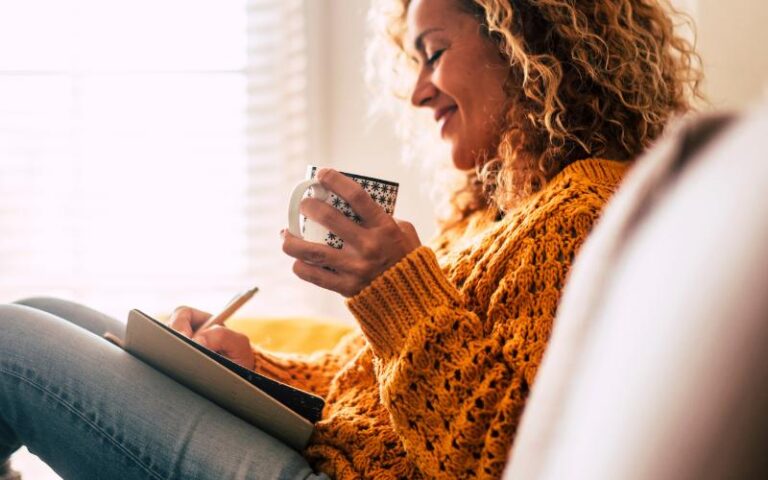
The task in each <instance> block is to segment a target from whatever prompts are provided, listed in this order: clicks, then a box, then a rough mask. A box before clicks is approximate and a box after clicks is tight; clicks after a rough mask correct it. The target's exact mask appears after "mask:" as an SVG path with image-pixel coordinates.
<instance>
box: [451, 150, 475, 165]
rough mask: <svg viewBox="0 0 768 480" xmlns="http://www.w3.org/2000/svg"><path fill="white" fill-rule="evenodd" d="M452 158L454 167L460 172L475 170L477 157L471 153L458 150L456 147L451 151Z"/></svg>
mask: <svg viewBox="0 0 768 480" xmlns="http://www.w3.org/2000/svg"><path fill="white" fill-rule="evenodd" d="M451 158H452V160H453V166H454V167H456V168H457V169H458V170H472V169H474V168H475V163H476V162H477V155H473V154H472V153H471V152H467V151H466V150H462V149H461V148H457V146H455V145H454V147H453V149H452V150H451Z"/></svg>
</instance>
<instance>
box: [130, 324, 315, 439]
mask: <svg viewBox="0 0 768 480" xmlns="http://www.w3.org/2000/svg"><path fill="white" fill-rule="evenodd" d="M122 346H123V348H124V349H125V350H126V351H128V352H129V353H130V354H131V355H133V356H135V357H137V358H139V359H141V360H142V361H143V362H145V363H147V364H149V365H151V366H152V367H154V368H155V369H156V370H159V371H161V372H163V373H164V374H166V375H168V376H169V377H171V378H173V379H174V380H176V381H177V382H179V383H181V384H183V385H185V386H186V387H187V388H189V389H191V390H193V391H194V392H196V393H198V394H199V395H202V396H204V397H206V398H208V399H209V400H211V401H213V402H214V403H216V404H218V405H219V406H221V407H222V408H225V409H226V410H228V411H230V412H232V413H233V414H234V415H237V416H238V417H240V418H242V419H243V420H245V421H247V422H249V423H251V424H253V425H254V426H256V427H258V428H260V429H261V430H262V431H264V432H266V433H268V434H270V435H272V436H273V437H275V438H277V439H279V440H281V441H283V442H284V443H285V444H287V445H289V446H290V447H293V448H294V449H296V450H301V449H303V448H304V447H305V446H306V444H307V442H308V440H309V437H310V435H311V434H312V430H313V429H314V424H315V423H316V422H317V421H318V420H319V419H320V416H321V414H322V411H323V407H324V405H325V402H324V401H323V399H322V398H321V397H318V396H316V395H313V394H311V393H309V392H305V391H303V390H299V389H297V388H294V387H292V386H290V385H286V384H284V383H281V382H279V381H276V380H274V379H272V378H269V377H266V376H264V375H261V374H259V373H256V372H253V371H251V370H248V369H246V368H243V367H242V366H240V365H238V364H236V363H234V362H232V361H231V360H229V359H227V358H226V357H223V356H222V355H219V354H218V353H216V352H214V351H212V350H209V349H207V348H205V347H203V346H201V345H199V344H198V343H196V342H194V341H192V340H190V339H189V338H187V337H185V336H184V335H182V334H180V333H178V332H176V331H175V330H173V329H171V328H170V327H168V326H166V325H165V324H163V323H161V322H159V321H157V320H155V319H154V318H152V317H150V316H149V315H146V314H145V313H143V312H141V311H139V310H131V312H130V313H129V315H128V325H127V327H126V334H125V339H124V340H123V345H122Z"/></svg>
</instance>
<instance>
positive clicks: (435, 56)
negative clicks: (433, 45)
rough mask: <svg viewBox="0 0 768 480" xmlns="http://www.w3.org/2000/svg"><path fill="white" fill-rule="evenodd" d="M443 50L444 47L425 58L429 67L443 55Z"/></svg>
mask: <svg viewBox="0 0 768 480" xmlns="http://www.w3.org/2000/svg"><path fill="white" fill-rule="evenodd" d="M443 52H445V49H442V50H438V51H436V52H435V53H433V54H432V56H431V57H429V58H428V59H427V65H429V66H430V67H431V66H432V65H434V64H435V62H437V61H438V60H440V57H442V56H443Z"/></svg>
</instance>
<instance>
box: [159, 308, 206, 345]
mask: <svg viewBox="0 0 768 480" xmlns="http://www.w3.org/2000/svg"><path fill="white" fill-rule="evenodd" d="M210 317H211V314H210V313H208V312H204V311H202V310H198V309H196V308H192V307H187V306H181V307H177V308H176V309H174V311H173V313H172V314H171V318H170V319H169V320H168V326H170V327H171V328H172V329H174V330H176V331H177V332H179V333H181V334H182V335H184V336H185V337H190V338H191V337H192V334H193V333H194V332H195V330H197V329H198V328H199V327H200V326H201V325H202V324H203V323H205V321H206V320H208V319H209V318H210Z"/></svg>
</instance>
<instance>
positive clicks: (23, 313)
mask: <svg viewBox="0 0 768 480" xmlns="http://www.w3.org/2000/svg"><path fill="white" fill-rule="evenodd" d="M123 330H124V325H123V323H121V322H118V321H117V320H115V319H113V318H110V317H108V316H106V315H104V314H101V313H99V312H96V311H94V310H91V309H89V308H87V307H84V306H82V305H78V304H75V303H71V302H67V301H63V300H57V299H51V298H31V299H27V300H23V301H21V302H18V303H17V304H12V305H0V463H2V460H3V459H5V458H8V457H9V456H10V455H11V454H12V453H13V452H14V451H15V450H16V449H18V448H19V447H20V446H21V445H25V446H26V447H27V448H28V449H29V450H30V451H31V452H32V453H34V454H36V455H37V456H39V457H40V458H41V459H42V460H43V461H45V462H46V463H47V464H48V465H49V466H51V468H53V469H54V470H55V471H56V472H57V473H58V474H59V475H61V476H62V477H63V478H65V479H67V480H69V479H87V480H93V479H121V480H133V479H136V480H139V479H142V480H144V479H157V480H161V479H162V480H168V479H185V480H190V479H199V480H214V479H216V480H229V479H232V480H234V479H327V478H328V477H326V476H325V475H324V474H321V475H315V474H314V473H313V472H312V470H311V468H310V467H309V465H308V464H307V461H306V460H305V459H304V458H303V457H302V456H301V455H300V454H299V453H298V452H296V451H294V450H292V449H290V448H289V447H287V446H285V445H284V444H282V443H281V442H279V441H278V440H275V439H274V438H272V437H270V436H269V435H267V434H265V433H263V432H261V431H260V430H259V429H257V428H256V427H253V426H252V425H250V424H248V423H246V422H244V421H242V420H240V419H239V418H237V417H235V416H233V415H231V414H230V413H229V412H227V411H225V410H223V409H222V408H220V407H218V406H217V405H215V404H213V403H212V402H210V401H208V400H206V399H205V398H203V397H200V396H198V395H197V394H195V393H193V392H192V391H190V390H188V389H187V388H185V387H184V386H182V385H180V384H178V383H177V382H175V381H173V380H172V379H170V378H169V377H166V376H165V375H163V374H161V373H159V372H157V371H156V370H154V369H152V368H151V367H149V366H147V365H145V364H144V363H142V362H141V361H139V360H137V359H136V358H134V357H132V356H131V355H129V354H127V353H125V352H124V351H123V350H122V349H120V348H118V347H116V346H114V345H112V344H111V343H109V342H107V341H106V340H104V339H102V338H101V335H102V334H103V333H104V332H106V331H110V332H113V333H116V334H117V335H118V336H122V333H123Z"/></svg>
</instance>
